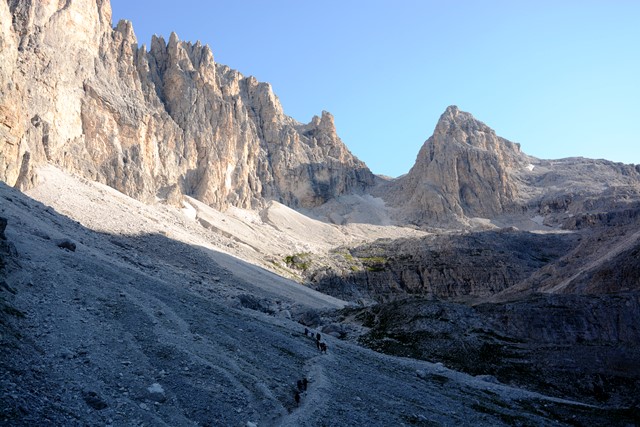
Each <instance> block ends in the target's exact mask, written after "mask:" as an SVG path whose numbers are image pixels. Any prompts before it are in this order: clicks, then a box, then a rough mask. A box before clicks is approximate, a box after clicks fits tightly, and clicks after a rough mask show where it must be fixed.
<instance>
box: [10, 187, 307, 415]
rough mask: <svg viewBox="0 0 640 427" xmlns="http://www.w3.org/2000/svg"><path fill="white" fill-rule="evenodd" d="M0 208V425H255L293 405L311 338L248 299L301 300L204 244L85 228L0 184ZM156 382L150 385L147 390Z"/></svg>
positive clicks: (289, 303) (285, 308)
mask: <svg viewBox="0 0 640 427" xmlns="http://www.w3.org/2000/svg"><path fill="white" fill-rule="evenodd" d="M0 209H2V212H0V217H7V218H9V222H8V227H7V236H8V238H9V239H12V238H13V237H14V236H20V237H19V239H20V240H19V241H16V246H17V248H18V249H17V251H16V253H15V258H16V260H15V262H14V260H13V259H9V258H8V256H7V254H5V253H4V251H3V252H2V253H1V254H0V255H1V257H0V259H2V264H3V265H5V264H6V266H7V267H8V268H7V269H3V271H2V274H3V276H2V280H3V282H2V283H4V281H5V280H6V282H7V283H8V286H6V287H5V286H4V285H2V287H0V292H2V296H3V297H4V296H5V291H8V290H11V293H10V295H8V296H7V298H6V304H5V299H4V298H3V304H2V308H3V311H2V313H1V314H0V344H1V347H2V349H3V351H1V352H0V371H1V372H2V373H3V375H2V378H1V379H0V424H1V423H3V422H8V423H9V424H11V425H15V426H32V425H40V424H42V423H43V422H44V423H47V424H51V425H106V424H109V422H108V420H109V419H112V420H113V422H114V423H115V424H119V425H129V424H131V423H134V424H135V423H144V424H147V425H157V424H161V423H167V424H170V425H190V424H193V423H197V424H200V425H244V424H246V422H247V420H248V419H249V420H255V421H257V422H258V423H260V424H265V423H268V420H271V419H274V418H276V417H280V416H282V415H283V414H285V413H287V411H288V410H289V409H291V408H293V407H294V401H293V392H292V386H291V385H292V384H295V381H296V380H297V379H299V378H302V377H303V376H304V375H305V373H304V370H303V367H304V363H305V362H306V360H308V359H309V358H310V357H313V356H315V355H316V351H315V348H314V347H313V346H312V345H302V344H301V342H303V340H302V339H301V338H300V337H298V336H295V335H294V334H291V333H290V331H289V330H285V329H282V330H280V328H279V327H278V326H274V325H273V324H270V323H267V322H264V321H261V320H260V319H261V317H260V316H261V314H256V313H253V312H255V311H259V312H263V313H269V314H274V315H278V314H280V313H282V314H285V313H286V312H289V313H291V312H293V313H294V314H295V310H296V309H299V310H300V311H303V310H305V306H304V303H301V304H299V303H298V302H297V301H294V300H292V299H290V298H289V297H288V296H287V295H284V296H283V295H280V294H279V293H278V290H277V289H276V290H273V291H272V292H271V293H268V292H266V291H264V290H263V289H260V288H257V287H256V286H255V285H254V284H252V283H249V282H247V281H246V280H245V279H243V278H240V277H237V276H236V275H234V274H233V272H232V271H230V270H228V269H225V268H223V267H221V266H220V265H219V264H218V263H216V261H215V260H214V259H213V258H212V257H211V256H210V254H209V253H208V252H209V251H208V250H206V249H203V248H200V247H195V246H191V245H188V244H185V243H182V242H179V241H176V240H172V239H170V238H168V237H167V236H165V235H162V234H147V235H138V236H123V235H114V234H108V233H99V232H95V231H93V230H90V229H87V228H86V227H84V226H83V225H82V224H80V223H79V222H77V221H74V220H72V219H70V218H68V217H65V216H64V215H61V214H59V213H57V212H56V211H55V210H54V209H53V208H51V207H48V206H46V205H43V204H42V203H40V202H37V201H35V200H33V199H30V198H29V197H27V196H26V195H24V194H22V193H20V192H18V191H17V190H15V189H13V188H10V187H8V186H6V185H5V184H4V183H0ZM63 240H64V241H67V242H73V243H74V244H75V250H70V249H65V248H63V247H60V245H59V244H58V243H59V242H61V241H63ZM65 246H66V247H67V248H71V247H72V246H70V245H65ZM21 247H22V248H33V247H37V248H38V252H39V253H40V254H42V257H43V258H42V259H41V258H40V257H35V258H34V257H32V256H27V257H26V258H25V257H24V256H21V254H20V248H21ZM31 250H32V251H33V249H31ZM31 253H33V252H31ZM216 257H217V259H223V258H224V257H228V258H227V259H228V260H230V261H231V260H232V261H233V263H234V264H235V265H242V264H243V262H242V261H240V260H238V259H235V258H232V257H230V256H229V255H224V254H216ZM42 260H45V261H42ZM247 268H248V269H250V271H257V269H256V268H255V267H254V266H250V268H249V267H247ZM264 274H267V272H264ZM264 274H262V273H260V277H256V280H258V281H265V280H268V277H269V276H265V275H264ZM268 274H271V273H268ZM290 286H292V287H299V286H300V285H298V284H295V283H291V285H290ZM5 307H6V308H7V310H8V309H9V307H10V308H11V310H14V311H13V313H14V314H13V315H12V314H9V315H7V310H4V308H5ZM245 308H249V309H251V310H252V311H251V312H247V311H245ZM252 313H253V314H252ZM274 328H275V330H274ZM301 335H302V333H301ZM262 381H267V382H268V384H267V385H265V384H264V383H263V382H262ZM156 382H158V383H161V384H162V385H163V387H164V389H165V391H164V392H162V393H155V394H154V393H152V392H150V391H148V390H147V389H148V388H149V387H150V386H151V385H152V384H153V383H156ZM152 408H155V410H150V409H152ZM238 408H243V409H242V411H238ZM136 420H137V421H136Z"/></svg>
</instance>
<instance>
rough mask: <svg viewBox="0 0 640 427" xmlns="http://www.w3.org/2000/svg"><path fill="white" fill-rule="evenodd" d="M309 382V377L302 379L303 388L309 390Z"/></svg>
mask: <svg viewBox="0 0 640 427" xmlns="http://www.w3.org/2000/svg"><path fill="white" fill-rule="evenodd" d="M308 384H309V380H307V378H306V377H305V378H303V379H302V390H304V391H307V385H308Z"/></svg>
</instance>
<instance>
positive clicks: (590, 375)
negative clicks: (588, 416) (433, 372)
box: [343, 294, 640, 407]
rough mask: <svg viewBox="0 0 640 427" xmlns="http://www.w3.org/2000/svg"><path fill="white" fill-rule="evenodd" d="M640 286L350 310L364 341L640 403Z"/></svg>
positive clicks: (566, 393)
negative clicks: (638, 289)
mask: <svg viewBox="0 0 640 427" xmlns="http://www.w3.org/2000/svg"><path fill="white" fill-rule="evenodd" d="M639 304H640V301H639V300H638V296H637V294H616V295H598V296H587V295H536V296H531V297H529V298H526V299H524V300H521V301H518V302H511V303H503V304H483V305H480V306H476V307H469V306H464V305H461V304H453V303H448V302H443V301H437V300H426V299H405V300H398V301H394V302H390V303H385V304H380V305H376V306H373V307H368V308H359V309H350V310H348V311H347V310H345V312H346V313H344V314H343V317H346V318H347V319H350V322H354V321H355V322H356V323H360V324H362V325H364V326H365V327H366V328H369V329H368V331H367V332H366V333H364V334H363V335H361V336H360V338H359V341H360V342H361V343H363V344H365V345H367V346H369V347H371V348H373V349H376V350H378V351H382V352H385V353H388V354H393V355H398V356H404V357H413V358H419V359H425V360H430V361H433V362H441V363H443V364H445V365H446V366H447V367H451V368H454V369H456V370H461V371H465V372H467V373H470V374H473V375H478V376H480V377H483V376H487V375H490V376H492V377H494V378H497V380H498V381H500V382H502V383H507V384H512V385H518V384H519V385H523V384H526V386H527V387H530V388H532V389H535V390H539V391H544V392H545V393H550V394H554V395H557V396H562V397H564V398H567V397H570V398H574V399H580V400H581V401H583V402H584V401H586V402H590V403H594V404H600V405H601V404H603V403H606V404H609V405H616V406H617V405H619V406H627V405H629V406H631V407H633V406H636V407H637V405H638V403H640V402H638V397H637V396H638V391H639V390H640V369H638V362H639V361H640V360H639V356H638V343H639V342H640V329H638V327H637V322H638V321H639V320H640V309H639V308H640V305H639Z"/></svg>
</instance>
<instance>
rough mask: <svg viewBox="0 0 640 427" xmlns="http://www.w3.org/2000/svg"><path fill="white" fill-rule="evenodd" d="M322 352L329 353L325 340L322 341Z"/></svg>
mask: <svg viewBox="0 0 640 427" xmlns="http://www.w3.org/2000/svg"><path fill="white" fill-rule="evenodd" d="M320 352H321V353H324V354H327V343H325V342H321V343H320Z"/></svg>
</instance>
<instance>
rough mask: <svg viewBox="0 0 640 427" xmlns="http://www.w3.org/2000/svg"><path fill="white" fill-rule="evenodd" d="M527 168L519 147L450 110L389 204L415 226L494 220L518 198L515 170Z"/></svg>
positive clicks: (390, 193)
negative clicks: (400, 210)
mask: <svg viewBox="0 0 640 427" xmlns="http://www.w3.org/2000/svg"><path fill="white" fill-rule="evenodd" d="M522 162H524V156H523V155H522V154H521V153H520V146H519V145H518V144H515V143H513V142H511V141H508V140H506V139H504V138H500V137H498V136H497V135H496V133H495V131H494V130H493V129H491V128H490V127H488V126H487V125H485V124H484V123H482V122H481V121H479V120H477V119H475V118H474V117H473V116H472V115H471V114H469V113H467V112H464V111H460V110H459V109H458V107H456V106H453V105H452V106H450V107H448V108H447V109H446V110H445V112H444V113H443V114H442V116H441V117H440V120H439V121H438V123H437V125H436V127H435V130H434V133H433V135H432V136H431V137H430V138H429V139H428V140H427V141H426V142H425V143H424V145H423V146H422V148H421V149H420V152H419V153H418V157H417V159H416V163H415V165H414V166H413V168H412V169H411V170H410V171H409V173H408V174H407V175H405V176H403V177H401V178H399V179H398V180H396V181H394V182H392V183H391V184H390V185H389V187H388V188H386V189H385V190H384V191H383V192H384V194H385V196H384V197H385V199H387V200H388V201H390V202H391V203H393V204H394V205H399V206H401V207H402V208H403V210H404V212H405V213H406V214H407V215H408V219H409V220H410V221H412V222H416V223H445V222H451V221H454V222H455V221H459V220H461V219H462V218H464V217H485V218H488V217H493V216H495V215H498V214H500V213H502V212H504V211H505V210H508V209H509V208H510V206H511V204H512V203H513V201H514V200H515V198H516V197H517V187H516V185H515V182H514V180H513V178H512V169H514V168H517V167H518V166H519V164H520V163H522Z"/></svg>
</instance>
